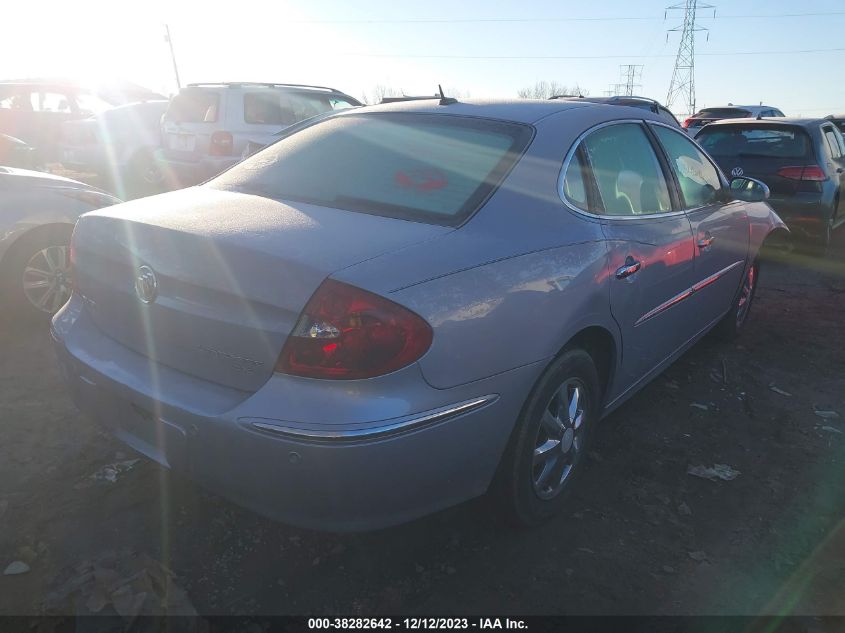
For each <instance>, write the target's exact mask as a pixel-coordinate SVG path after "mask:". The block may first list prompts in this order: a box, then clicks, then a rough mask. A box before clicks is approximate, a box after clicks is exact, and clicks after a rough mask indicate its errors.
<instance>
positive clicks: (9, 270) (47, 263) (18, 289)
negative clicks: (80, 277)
mask: <svg viewBox="0 0 845 633" xmlns="http://www.w3.org/2000/svg"><path fill="white" fill-rule="evenodd" d="M72 231H73V229H72V228H71V227H64V226H52V227H47V228H44V229H36V230H35V231H33V232H32V233H31V234H29V235H25V236H23V237H21V238H20V239H19V240H18V241H17V242H15V244H13V245H12V249H11V250H10V251H9V252H8V253H7V254H6V257H5V258H4V260H3V270H2V287H3V294H4V296H7V297H8V298H9V299H10V301H9V305H10V306H11V309H12V310H13V311H14V312H16V313H18V314H21V315H29V316H35V317H41V318H49V317H50V316H52V315H53V314H55V313H56V312H57V311H58V309H59V308H61V307H62V306H63V305H64V304H65V303H66V302H67V300H68V299H69V298H70V294H71V276H70V257H69V256H70V253H69V250H70V249H69V244H70V236H71V233H72Z"/></svg>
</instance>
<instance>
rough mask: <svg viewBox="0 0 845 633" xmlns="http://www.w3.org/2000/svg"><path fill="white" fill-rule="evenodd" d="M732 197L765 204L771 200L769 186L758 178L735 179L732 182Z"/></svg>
mask: <svg viewBox="0 0 845 633" xmlns="http://www.w3.org/2000/svg"><path fill="white" fill-rule="evenodd" d="M731 197H733V199H734V200H744V201H745V202H763V200H768V199H769V186H768V185H767V184H766V183H764V182H763V181H762V180H757V179H756V178H734V179H733V180H731Z"/></svg>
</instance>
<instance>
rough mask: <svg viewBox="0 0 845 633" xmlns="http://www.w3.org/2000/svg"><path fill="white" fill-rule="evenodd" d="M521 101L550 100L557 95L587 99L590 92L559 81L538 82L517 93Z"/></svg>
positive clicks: (576, 85)
mask: <svg viewBox="0 0 845 633" xmlns="http://www.w3.org/2000/svg"><path fill="white" fill-rule="evenodd" d="M516 94H517V95H518V96H519V98H520V99H548V98H549V97H554V96H555V95H576V96H584V97H586V96H587V95H588V94H590V93H589V91H587V90H584V89H583V88H581V86H579V85H578V84H577V83H576V84H575V85H573V86H567V85H565V84H562V83H558V82H557V81H545V80H543V81H538V82H537V83H535V84H534V85H533V86H528V87H527V88H522V89H520V90H518V91H517V93H516Z"/></svg>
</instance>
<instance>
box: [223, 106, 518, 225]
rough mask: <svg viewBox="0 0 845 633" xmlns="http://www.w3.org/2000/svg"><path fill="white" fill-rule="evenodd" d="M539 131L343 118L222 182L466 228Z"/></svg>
mask: <svg viewBox="0 0 845 633" xmlns="http://www.w3.org/2000/svg"><path fill="white" fill-rule="evenodd" d="M531 134H532V128H530V127H528V126H525V125H519V124H515V123H502V122H498V121H490V120H485V119H476V118H469V117H453V116H443V115H421V114H369V115H351V114H350V115H347V116H342V117H333V118H331V119H329V120H327V121H324V122H321V123H318V124H316V125H313V126H310V127H307V128H305V129H304V130H303V131H301V132H298V133H296V134H293V135H291V136H289V137H287V138H283V139H282V140H280V141H279V142H277V143H275V144H274V145H272V146H271V147H269V148H268V149H267V150H265V151H263V152H261V153H259V154H257V155H255V156H254V157H252V158H250V159H248V160H246V161H244V162H243V163H241V164H240V165H238V166H237V167H235V168H233V169H231V170H229V171H228V172H226V173H225V174H223V175H221V176H219V177H218V178H216V179H215V180H213V181H212V183H211V184H212V186H215V187H219V188H222V189H231V190H235V191H246V192H257V193H260V194H262V195H266V196H269V197H272V198H277V199H287V200H298V201H303V202H311V203H314V204H320V205H324V206H331V207H336V208H340V209H347V210H350V211H361V212H365V213H373V214H377V215H386V216H390V217H396V218H404V219H411V220H417V221H424V222H430V223H434V224H456V223H459V222H460V221H461V220H462V219H463V218H465V217H467V216H468V215H469V214H471V213H472V212H473V211H475V210H476V209H477V208H478V207H479V206H480V204H481V203H482V202H483V201H484V199H485V198H486V197H487V196H488V195H489V194H490V193H491V191H492V190H493V189H494V188H495V187H496V186H497V185H498V183H499V181H500V180H501V179H502V177H503V176H504V174H505V173H507V171H508V170H509V169H510V168H511V167H512V165H513V164H514V163H515V161H516V160H517V158H518V157H519V155H520V154H521V153H522V151H523V150H524V149H525V147H526V145H527V143H528V141H529V140H530V138H531Z"/></svg>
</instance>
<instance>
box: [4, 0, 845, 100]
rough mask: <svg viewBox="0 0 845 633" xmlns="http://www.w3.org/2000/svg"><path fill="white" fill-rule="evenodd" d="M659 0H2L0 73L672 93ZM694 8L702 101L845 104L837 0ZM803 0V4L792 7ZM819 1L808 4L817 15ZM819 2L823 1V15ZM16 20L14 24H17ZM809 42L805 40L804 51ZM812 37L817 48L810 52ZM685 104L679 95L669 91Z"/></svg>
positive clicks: (672, 49) (463, 91) (360, 87)
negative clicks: (631, 84)
mask: <svg viewBox="0 0 845 633" xmlns="http://www.w3.org/2000/svg"><path fill="white" fill-rule="evenodd" d="M668 4H669V2H667V0H662V1H653V0H638V1H637V2H631V1H630V0H628V1H623V0H602V2H584V1H578V2H574V1H571V0H556V1H553V0H521V1H515V0H499V1H497V2H495V3H494V2H489V0H462V1H461V2H456V1H455V0H426V1H425V2H423V1H420V0H356V1H355V2H350V1H348V0H347V1H345V2H344V1H343V0H319V1H315V0H311V1H309V2H305V1H293V0H276V1H274V2H256V1H253V0H241V1H240V2H226V3H215V2H209V1H208V0H205V1H204V2H196V1H194V0H143V1H138V2H125V1H120V2H114V1H112V2H106V1H101V0H76V1H75V2H73V3H68V2H66V0H61V1H59V0H41V1H39V2H30V3H20V2H16V3H13V6H12V7H7V8H5V9H4V23H5V28H4V34H3V38H0V78H10V79H11V78H21V77H37V76H50V77H72V78H80V79H83V80H91V81H94V80H100V79H110V78H124V79H129V80H132V81H135V82H138V83H140V84H142V85H145V86H147V87H149V88H152V89H154V90H157V91H160V92H163V93H165V94H172V93H174V92H175V91H176V80H175V77H174V72H173V66H172V63H171V60H170V54H169V50H168V47H167V43H166V42H165V39H164V36H163V34H164V24H165V23H166V24H168V25H169V27H170V31H171V36H172V41H173V46H174V50H175V54H176V59H177V63H178V69H179V74H180V77H181V81H182V84H185V83H188V82H198V81H233V80H237V81H276V82H288V83H306V84H317V85H327V86H332V87H335V88H338V89H340V90H342V91H344V92H347V93H348V94H351V95H352V96H354V97H357V98H359V99H360V98H362V96H364V95H367V96H370V95H372V93H373V92H374V89H375V87H376V86H379V85H380V86H385V87H388V88H391V89H393V90H394V91H398V92H404V93H405V94H431V93H433V92H434V91H435V90H436V89H437V85H438V84H442V85H443V87H444V89H446V90H447V93H448V92H449V91H452V92H454V93H457V94H459V95H460V96H462V97H472V98H485V97H494V98H500V97H503V98H511V97H515V96H516V95H517V91H518V90H519V89H520V88H524V87H528V86H530V85H532V84H534V83H535V82H537V81H541V80H546V81H556V82H558V83H561V84H564V85H567V86H572V85H576V84H577V85H578V86H580V87H581V88H582V89H583V90H585V91H587V92H588V93H589V94H590V95H593V96H602V95H603V94H604V93H605V91H607V90H608V89H609V86H610V85H611V84H615V83H618V82H619V81H620V79H619V76H620V68H619V66H620V65H621V64H642V75H641V79H640V80H639V82H638V83H640V84H641V87H638V88H637V93H639V94H641V95H643V96H649V97H652V98H655V99H657V100H659V101H661V102H665V101H666V97H667V92H668V89H669V84H670V82H671V79H672V69H673V65H674V61H675V55H676V53H677V49H678V42H679V37H680V33H678V32H668V29H671V28H673V27H676V26H679V25H680V24H681V23H682V21H683V12H682V11H669V12H668V16H667V17H665V18H664V10H665V7H666V6H667V5H668ZM713 4H715V5H716V9H715V16H716V17H715V18H713V9H699V11H698V16H699V17H698V25H699V26H701V27H706V28H707V29H708V31H706V32H705V31H702V32H700V33H699V34H698V35H697V39H696V62H695V65H696V67H695V81H696V105H697V106H698V108H701V107H705V106H717V105H725V104H727V103H729V102H730V103H736V104H741V103H749V104H754V103H759V102H763V103H765V104H767V105H773V106H775V107H779V108H780V109H781V110H783V111H784V112H785V113H786V114H787V115H794V116H800V115H803V116H817V115H818V116H824V115H826V114H829V113H831V112H834V111H837V112H842V111H845V81H843V72H842V68H843V67H845V5H843V4H842V3H841V1H839V0H817V1H812V0H806V1H804V2H800V3H798V2H795V1H794V0H790V1H787V0H746V1H742V2H737V1H733V2H719V3H716V2H714V3H713ZM796 14H800V15H796ZM813 14H815V15H813ZM818 14H821V15H818ZM13 25H14V26H13ZM797 51H805V52H797ZM810 51H811V52H810ZM671 109H672V110H673V111H675V112H676V113H677V114H685V113H686V112H685V107H684V104H683V102H682V101H680V100H679V101H678V102H676V103H674V104H672V105H671Z"/></svg>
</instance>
